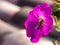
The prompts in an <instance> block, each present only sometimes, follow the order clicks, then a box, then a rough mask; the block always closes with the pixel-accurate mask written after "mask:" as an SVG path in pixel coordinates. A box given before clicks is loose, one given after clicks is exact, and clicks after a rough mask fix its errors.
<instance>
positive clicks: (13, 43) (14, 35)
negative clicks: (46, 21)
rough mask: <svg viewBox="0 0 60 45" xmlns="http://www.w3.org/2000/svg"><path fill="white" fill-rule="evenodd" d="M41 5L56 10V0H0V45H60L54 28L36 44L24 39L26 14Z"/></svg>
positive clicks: (57, 33) (59, 34)
mask: <svg viewBox="0 0 60 45" xmlns="http://www.w3.org/2000/svg"><path fill="white" fill-rule="evenodd" d="M41 3H48V4H49V5H51V7H52V8H53V10H54V9H55V8H56V0H0V45H54V44H53V42H52V40H57V43H58V45H60V40H59V39H58V38H59V37H60V32H57V31H56V30H55V26H54V28H53V30H52V32H51V33H50V34H49V35H48V36H47V37H42V39H41V40H40V41H39V42H38V43H31V42H30V40H29V38H27V37H26V29H25V27H24V22H25V20H26V19H27V16H28V13H29V12H30V11H31V10H32V9H33V8H34V7H35V6H36V5H37V4H41Z"/></svg>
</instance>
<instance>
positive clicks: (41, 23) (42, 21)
mask: <svg viewBox="0 0 60 45" xmlns="http://www.w3.org/2000/svg"><path fill="white" fill-rule="evenodd" d="M43 25H44V20H43V19H42V18H40V19H39V23H38V25H37V26H36V29H40V27H41V26H43Z"/></svg>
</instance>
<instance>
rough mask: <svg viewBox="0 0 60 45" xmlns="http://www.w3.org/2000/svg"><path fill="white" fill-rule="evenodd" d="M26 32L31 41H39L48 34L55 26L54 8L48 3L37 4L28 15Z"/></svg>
mask: <svg viewBox="0 0 60 45" xmlns="http://www.w3.org/2000/svg"><path fill="white" fill-rule="evenodd" d="M25 27H26V33H27V36H28V37H29V38H31V42H33V43H35V42H38V41H39V39H40V38H41V37H43V36H47V35H48V34H49V33H50V32H51V30H52V27H53V18H52V8H51V7H50V6H49V5H48V4H45V3H44V4H40V5H37V6H36V7H35V8H34V9H33V10H32V11H31V12H30V13H29V15H28V18H27V20H26V22H25Z"/></svg>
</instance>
